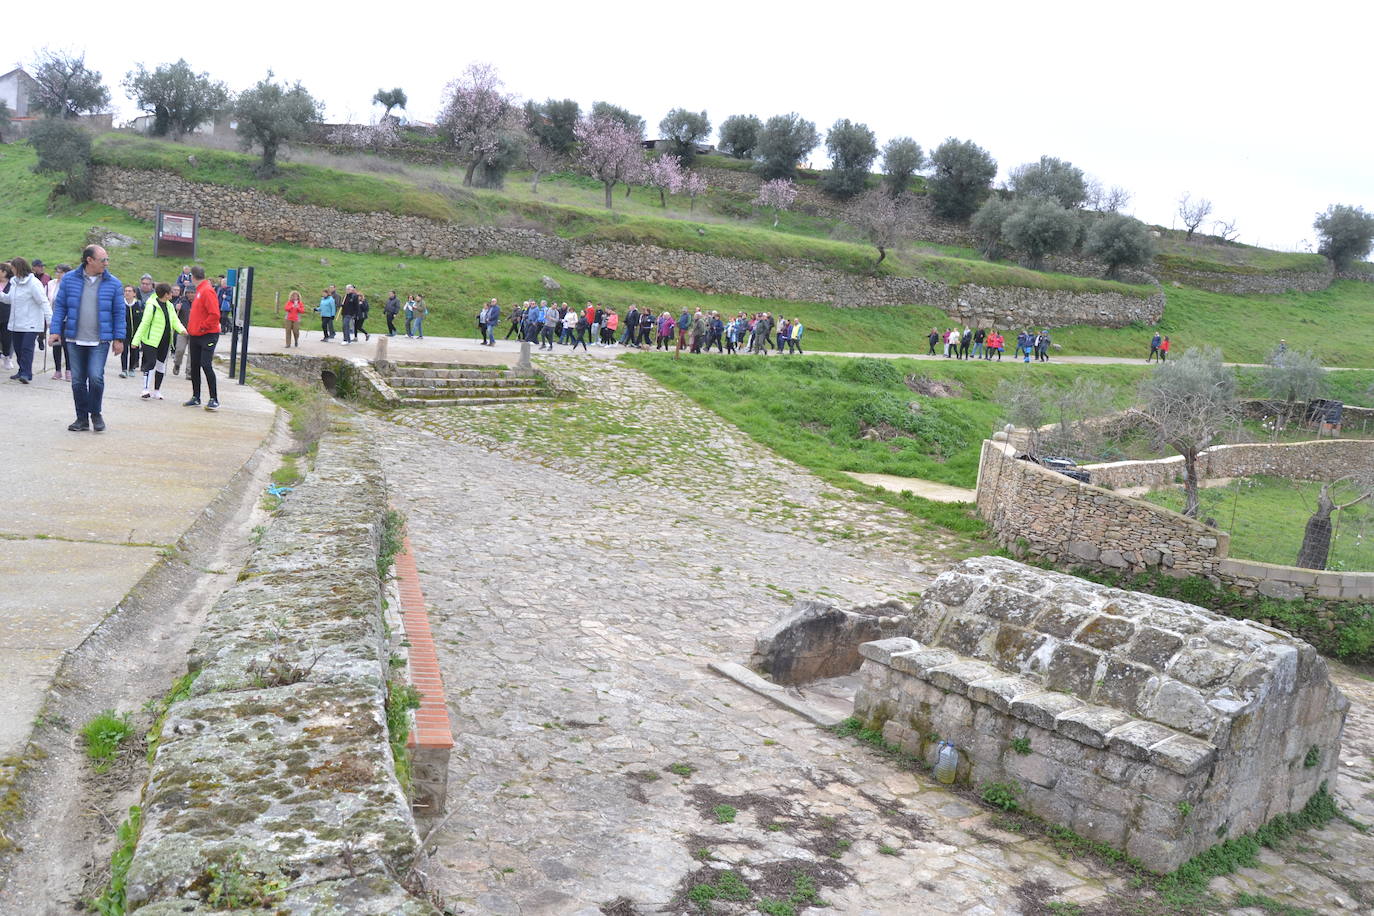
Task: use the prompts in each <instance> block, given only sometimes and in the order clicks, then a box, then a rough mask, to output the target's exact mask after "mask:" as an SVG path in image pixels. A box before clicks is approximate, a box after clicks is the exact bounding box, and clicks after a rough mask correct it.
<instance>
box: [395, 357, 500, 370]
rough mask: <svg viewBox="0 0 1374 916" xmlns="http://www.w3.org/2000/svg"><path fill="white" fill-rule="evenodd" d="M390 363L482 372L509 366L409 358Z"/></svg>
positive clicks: (421, 367) (422, 367) (408, 367)
mask: <svg viewBox="0 0 1374 916" xmlns="http://www.w3.org/2000/svg"><path fill="white" fill-rule="evenodd" d="M392 365H394V366H396V367H397V368H400V369H453V370H458V371H463V370H473V369H476V370H481V371H483V372H493V371H495V372H505V371H507V370H508V369H509V368H510V367H509V366H504V365H492V364H490V363H426V362H411V361H409V360H400V361H396V362H393V363H392Z"/></svg>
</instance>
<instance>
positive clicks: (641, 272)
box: [95, 166, 1164, 327]
mask: <svg viewBox="0 0 1374 916" xmlns="http://www.w3.org/2000/svg"><path fill="white" fill-rule="evenodd" d="M95 187H96V197H97V199H98V200H99V201H100V202H101V203H106V204H109V205H111V206H114V207H119V208H120V209H123V210H126V211H128V212H130V213H133V214H134V215H136V216H139V217H141V218H144V219H148V218H151V217H152V215H153V211H154V207H155V205H157V204H161V205H162V206H166V207H177V208H183V209H197V210H199V211H200V222H201V225H202V226H205V227H206V228H210V229H221V230H224V231H227V232H233V233H236V234H239V235H243V236H245V237H246V238H250V239H253V240H254V241H260V242H269V243H270V242H283V241H284V242H290V243H292V244H297V245H306V246H310V247H318V248H337V249H341V250H344V251H356V252H395V253H399V254H402V255H411V256H422V257H431V258H446V259H458V258H467V257H473V256H476V255H484V254H494V253H506V254H519V255H524V256H526V257H530V258H537V259H539V260H543V261H549V262H551V263H554V264H559V265H561V266H563V267H565V268H566V269H568V270H571V271H573V272H575V273H581V274H585V275H587V276H594V277H605V278H608V279H615V280H630V281H637V282H646V281H647V282H653V283H659V284H662V285H665V286H673V287H678V288H681V289H691V290H696V291H698V292H702V293H719V294H731V295H743V296H754V297H759V298H766V299H783V300H788V301H795V302H824V303H828V304H834V305H841V306H874V305H930V306H934V307H936V308H939V309H943V310H944V311H946V312H947V313H948V314H949V315H950V316H951V317H952V318H957V319H958V320H966V321H977V322H979V323H984V324H992V323H996V324H999V325H1001V326H1003V327H1008V326H1013V325H1019V324H1035V325H1047V326H1062V325H1067V324H1091V325H1104V326H1109V327H1117V326H1121V325H1126V324H1132V323H1146V324H1149V323H1153V322H1155V321H1157V320H1158V319H1159V317H1160V316H1161V315H1162V314H1163V312H1164V293H1163V292H1162V291H1156V292H1154V293H1152V294H1149V295H1147V296H1136V295H1131V294H1128V293H1119V292H1115V291H1102V292H1074V291H1060V290H1044V289H1032V288H1025V287H986V286H978V285H975V284H966V285H962V286H950V285H947V284H944V283H940V282H936V281H932V280H926V279H924V278H920V277H893V276H886V275H881V276H865V275H860V274H852V273H846V272H843V271H836V270H830V269H828V268H826V267H824V266H822V265H818V264H813V263H810V262H805V261H802V262H783V263H781V264H779V265H776V266H775V265H772V264H767V263H764V262H761V261H750V260H744V259H739V258H729V257H725V256H722V255H715V254H705V253H699V252H692V251H684V250H680V249H667V248H659V247H656V246H651V245H628V244H621V243H614V242H596V241H592V242H586V243H581V242H575V241H571V240H568V239H562V238H558V237H556V236H551V235H545V234H543V233H541V232H536V231H534V230H531V229H511V228H502V227H497V226H476V227H473V226H454V225H450V224H447V223H441V222H437V221H435V220H429V219H424V218H422V217H416V216H397V215H395V214H390V213H343V212H340V211H336V210H331V209H329V208H326V207H316V206H313V205H309V204H293V203H289V202H287V201H284V200H282V199H281V198H278V197H274V196H272V195H270V194H266V193H264V192H262V191H259V190H257V189H252V188H248V189H242V188H229V187H225V186H222V185H210V184H196V183H192V182H188V181H186V180H184V179H182V178H181V177H180V176H177V175H174V174H171V173H166V172H151V171H140V170H133V169H120V168H114V167H111V166H99V167H98V168H97V175H96V181H95Z"/></svg>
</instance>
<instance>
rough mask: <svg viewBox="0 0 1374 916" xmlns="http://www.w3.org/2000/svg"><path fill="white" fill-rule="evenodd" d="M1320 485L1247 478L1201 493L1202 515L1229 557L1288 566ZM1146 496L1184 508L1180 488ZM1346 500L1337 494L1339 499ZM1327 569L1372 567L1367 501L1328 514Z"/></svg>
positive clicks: (1373, 510) (1372, 526)
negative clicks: (1221, 537) (1227, 536)
mask: <svg viewBox="0 0 1374 916" xmlns="http://www.w3.org/2000/svg"><path fill="white" fill-rule="evenodd" d="M1320 489H1321V484H1319V483H1315V482H1311V481H1299V480H1284V479H1283V478H1279V477H1248V478H1244V479H1242V480H1238V481H1234V482H1232V483H1229V484H1227V485H1226V486H1221V487H1208V488H1207V489H1204V490H1203V491H1202V493H1201V497H1202V513H1201V516H1202V517H1207V516H1210V517H1212V518H1214V519H1216V522H1217V526H1218V527H1220V528H1221V529H1222V530H1223V531H1229V532H1230V533H1231V556H1233V557H1236V558H1238V559H1243V560H1258V561H1260V562H1261V563H1279V564H1283V565H1285V566H1291V565H1293V563H1294V562H1295V561H1296V560H1297V558H1298V548H1299V547H1300V546H1302V536H1303V530H1304V527H1305V526H1306V524H1307V519H1308V517H1309V516H1310V515H1311V514H1312V512H1313V511H1314V510H1315V509H1316V507H1317V493H1318V491H1319V490H1320ZM1144 498H1145V499H1147V500H1149V501H1150V502H1152V503H1155V504H1156V505H1160V506H1165V507H1167V508H1169V509H1173V510H1174V511H1179V510H1181V509H1182V507H1183V491H1182V490H1181V489H1179V488H1174V487H1171V488H1169V489H1166V490H1156V491H1155V492H1153V493H1150V494H1149V495H1147V496H1146V497H1144ZM1350 498H1351V496H1350V494H1345V495H1340V494H1339V493H1338V496H1337V499H1338V501H1341V502H1344V501H1348V500H1349V499H1350ZM1333 522H1334V525H1335V536H1334V537H1333V538H1332V542H1331V560H1330V563H1329V568H1331V569H1339V570H1360V571H1369V570H1374V507H1370V506H1369V504H1368V502H1367V501H1366V502H1365V503H1361V504H1360V505H1358V506H1353V507H1351V508H1349V509H1346V510H1343V511H1342V512H1338V513H1336V515H1335V516H1334V517H1333Z"/></svg>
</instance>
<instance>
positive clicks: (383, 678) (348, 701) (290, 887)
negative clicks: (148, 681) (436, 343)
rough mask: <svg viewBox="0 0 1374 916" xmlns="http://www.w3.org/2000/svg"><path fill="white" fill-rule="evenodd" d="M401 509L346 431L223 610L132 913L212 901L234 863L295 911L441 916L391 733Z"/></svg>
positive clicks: (184, 705)
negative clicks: (384, 551) (388, 629)
mask: <svg viewBox="0 0 1374 916" xmlns="http://www.w3.org/2000/svg"><path fill="white" fill-rule="evenodd" d="M385 509H386V492H385V483H384V479H383V476H382V473H381V469H380V467H379V466H378V464H377V462H376V459H375V457H374V456H373V454H372V448H371V445H370V443H369V442H368V440H367V439H366V437H365V434H364V433H363V431H362V428H361V426H356V425H354V426H350V427H349V428H347V429H343V430H337V431H336V432H334V433H332V434H331V435H329V436H327V437H326V438H325V439H324V440H323V441H322V442H321V444H320V448H319V452H318V454H317V456H316V461H315V466H314V468H313V470H312V471H311V473H310V474H309V476H308V477H307V478H306V480H305V481H304V482H303V483H302V484H301V485H300V486H298V487H297V488H296V490H295V492H294V493H292V494H291V495H290V496H288V497H287V499H286V501H285V503H284V504H283V506H282V508H281V510H280V511H279V513H278V515H277V516H276V518H275V520H274V522H273V524H272V525H271V526H270V528H269V529H268V530H267V532H266V533H265V535H264V536H263V537H262V540H261V542H260V543H259V544H258V545H257V547H256V548H255V549H254V551H253V553H252V556H251V557H250V559H249V562H248V564H247V565H246V566H245V567H244V570H243V572H242V573H241V574H240V576H239V581H238V582H237V584H235V585H234V586H233V587H231V588H230V589H229V590H228V591H227V592H225V593H224V594H223V595H222V596H221V598H220V599H219V600H218V601H217V602H216V604H215V605H214V607H213V608H212V609H211V610H210V612H209V614H208V617H207V620H206V624H205V628H204V630H203V632H202V633H201V634H200V635H199V636H198V637H197V639H196V641H195V644H194V647H193V650H192V653H191V670H192V671H193V672H195V673H196V674H197V677H196V678H195V680H194V682H193V684H192V687H191V696H190V697H189V698H188V699H185V700H181V701H179V702H176V703H174V704H173V705H172V706H171V708H170V710H169V711H168V714H167V717H166V720H165V722H164V724H163V726H162V730H161V734H160V736H159V739H158V743H157V746H156V754H155V756H154V757H153V760H152V769H151V774H150V776H149V780H148V784H147V786H146V787H145V789H144V794H143V828H142V833H141V835H140V837H139V840H138V845H137V848H136V850H135V852H134V856H133V861H132V864H131V865H130V867H129V873H128V882H127V894H128V903H129V909H130V911H133V910H136V909H137V910H140V911H141V912H146V913H150V914H151V913H155V912H156V913H174V912H178V913H179V912H189V911H192V910H195V911H197V912H199V911H200V909H197V908H198V907H202V908H203V907H204V906H205V905H206V904H207V902H208V901H207V898H206V894H207V890H208V888H209V886H210V885H211V883H212V877H213V870H214V869H218V870H219V871H220V872H221V873H223V872H227V871H234V870H236V871H239V872H242V873H245V874H248V875H256V876H259V879H258V880H260V882H261V883H262V884H263V885H265V886H271V887H273V888H274V893H273V897H274V899H273V900H272V901H270V902H271V903H272V904H273V906H274V907H276V908H280V910H281V911H283V912H292V913H305V912H309V913H319V914H343V913H401V914H433V913H435V912H436V911H435V910H434V909H433V908H432V907H431V906H429V905H428V904H427V903H424V902H422V901H420V900H417V899H416V898H414V897H412V896H411V895H410V894H409V893H407V892H406V890H405V889H404V888H402V887H401V885H400V884H398V883H397V877H396V876H400V875H405V874H407V873H409V871H410V868H411V866H412V864H413V862H414V860H415V857H416V856H417V855H418V854H419V852H420V842H419V837H418V835H417V833H416V829H415V822H414V820H413V817H412V814H411V806H410V802H409V801H408V799H407V798H406V795H405V793H404V792H403V791H402V788H401V786H400V784H399V782H398V781H397V777H396V773H395V770H394V767H393V762H392V755H391V748H390V744H389V735H388V730H387V716H386V697H387V690H388V688H387V681H388V677H389V672H390V642H389V639H388V637H387V634H386V633H385V628H384V626H383V617H382V607H381V591H380V583H379V581H378V576H377V551H378V543H379V539H380V537H381V531H382V527H383V518H384V513H385Z"/></svg>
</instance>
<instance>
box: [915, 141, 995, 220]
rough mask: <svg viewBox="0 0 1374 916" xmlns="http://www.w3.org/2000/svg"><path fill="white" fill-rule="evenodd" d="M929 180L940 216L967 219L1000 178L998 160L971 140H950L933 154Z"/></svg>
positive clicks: (936, 209) (937, 212)
mask: <svg viewBox="0 0 1374 916" xmlns="http://www.w3.org/2000/svg"><path fill="white" fill-rule="evenodd" d="M930 167H931V170H932V171H931V176H930V178H929V179H928V180H927V181H926V187H927V188H929V190H930V199H931V202H932V204H933V205H934V208H935V213H936V215H937V216H941V217H943V218H945V219H956V220H965V219H968V218H969V217H970V216H972V215H973V212H974V211H975V210H977V209H978V205H979V204H981V203H982V202H983V198H984V197H986V196H987V193H988V189H989V188H990V187H991V186H992V179H993V178H995V177H997V160H996V159H993V158H992V156H991V155H990V154H989V153H988V151H987V150H985V149H983V148H982V147H981V146H979V145H978V144H976V143H974V142H973V141H972V140H956V139H955V138H954V137H950V138H949V139H947V140H945V142H944V143H941V144H940V145H939V146H938V147H937V148H936V150H935V152H933V153H931V154H930Z"/></svg>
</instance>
